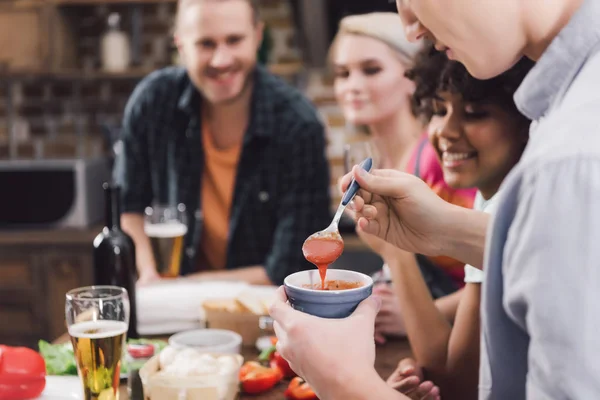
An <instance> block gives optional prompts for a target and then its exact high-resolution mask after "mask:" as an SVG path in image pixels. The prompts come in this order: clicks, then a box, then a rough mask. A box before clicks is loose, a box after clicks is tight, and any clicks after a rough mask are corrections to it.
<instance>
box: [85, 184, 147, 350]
mask: <svg viewBox="0 0 600 400" xmlns="http://www.w3.org/2000/svg"><path fill="white" fill-rule="evenodd" d="M102 187H103V188H104V198H105V207H106V211H105V222H104V228H102V232H100V233H99V234H98V236H96V238H95V239H94V281H95V284H96V285H114V286H120V287H123V288H125V289H127V292H128V294H129V304H130V312H129V329H128V331H127V337H128V338H131V339H137V338H138V337H139V335H138V333H137V313H136V311H137V310H136V301H135V282H136V278H137V274H136V266H135V244H134V243H133V240H132V239H131V237H129V235H127V234H126V233H125V232H123V231H122V230H121V207H120V202H119V194H120V187H119V186H116V185H111V184H108V183H104V184H103V185H102Z"/></svg>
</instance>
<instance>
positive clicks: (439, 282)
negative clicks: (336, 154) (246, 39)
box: [329, 13, 475, 342]
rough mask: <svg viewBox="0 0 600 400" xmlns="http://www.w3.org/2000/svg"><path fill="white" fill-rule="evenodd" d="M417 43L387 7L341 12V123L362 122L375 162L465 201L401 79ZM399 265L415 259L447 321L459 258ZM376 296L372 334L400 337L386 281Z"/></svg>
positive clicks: (335, 62)
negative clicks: (448, 181)
mask: <svg viewBox="0 0 600 400" xmlns="http://www.w3.org/2000/svg"><path fill="white" fill-rule="evenodd" d="M421 48H422V45H421V44H414V43H409V42H408V41H407V40H406V39H405V36H404V33H403V27H402V23H401V21H400V18H399V16H398V14H395V13H369V14H361V15H352V16H348V17H345V18H344V19H342V21H341V22H340V26H339V31H338V34H337V36H336V37H335V39H334V41H333V44H332V47H331V49H330V54H329V60H330V63H331V66H332V68H333V71H334V73H335V80H334V88H335V94H336V98H337V101H338V103H339V105H340V107H341V109H342V111H343V113H344V117H345V118H346V121H347V122H349V123H351V124H354V125H356V126H365V127H366V128H367V129H368V131H369V133H370V135H371V144H372V145H373V146H374V147H375V150H376V153H377V156H378V157H377V164H378V165H377V167H378V168H386V169H397V170H402V171H405V172H409V173H412V174H415V175H417V176H419V177H420V178H421V179H423V180H424V181H425V182H427V184H428V185H429V186H430V187H431V188H432V189H433V190H434V191H435V192H436V193H438V195H439V196H440V197H442V198H444V199H445V200H447V201H449V202H451V203H454V204H458V205H462V206H464V207H469V208H470V207H471V206H472V204H473V199H474V196H475V190H469V189H462V190H460V189H459V190H456V189H452V188H450V187H448V186H447V185H446V183H445V182H444V179H443V172H442V169H441V167H440V165H439V161H438V159H437V156H436V153H435V150H434V149H433V148H432V146H431V144H430V143H429V141H428V137H427V133H426V129H425V127H426V124H427V121H426V120H424V119H423V118H420V117H419V115H421V113H419V112H418V109H417V104H416V103H415V101H414V100H413V94H414V91H415V84H414V83H413V82H412V81H411V80H409V79H408V78H406V77H405V72H406V70H408V69H410V68H411V67H412V65H413V63H414V57H415V56H416V54H417V53H418V52H419V51H420V50H421ZM363 240H365V241H366V242H367V243H368V244H369V245H370V246H371V248H372V249H373V250H374V251H375V252H377V253H378V254H379V255H380V256H381V257H382V258H383V259H384V261H386V260H388V259H398V250H397V249H396V248H395V247H394V246H391V245H389V244H385V242H383V241H377V242H375V241H372V240H368V239H366V238H365V237H363ZM403 263H413V264H418V265H419V267H420V268H421V272H422V273H423V275H424V277H425V280H426V282H427V284H428V287H429V289H430V292H431V294H432V296H433V297H434V298H436V299H438V300H437V301H436V304H437V306H438V308H439V310H440V311H441V312H442V313H443V314H444V315H445V316H446V317H447V318H448V319H449V320H453V318H454V314H455V312H456V308H457V305H458V299H459V296H460V292H456V291H457V290H458V289H460V288H461V287H462V286H463V281H464V269H463V266H464V264H462V263H459V262H456V261H454V260H450V259H448V258H439V257H438V258H433V259H431V258H426V257H422V256H420V255H418V256H415V255H412V254H406V253H404V256H403ZM375 293H377V294H378V295H379V296H380V297H381V298H382V299H383V305H382V308H381V311H380V312H379V314H378V316H377V321H376V339H377V340H378V342H384V341H385V336H403V335H404V334H405V328H404V323H403V318H402V313H401V309H400V305H399V303H398V301H397V298H396V296H395V295H394V293H393V291H392V289H391V287H390V286H389V285H388V284H380V285H377V287H376V288H375Z"/></svg>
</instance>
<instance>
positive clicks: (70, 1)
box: [49, 0, 177, 6]
mask: <svg viewBox="0 0 600 400" xmlns="http://www.w3.org/2000/svg"><path fill="white" fill-rule="evenodd" d="M49 2H50V3H52V4H56V5H65V6H71V5H73V6H75V5H77V6H85V5H96V4H147V3H175V2H177V0H49Z"/></svg>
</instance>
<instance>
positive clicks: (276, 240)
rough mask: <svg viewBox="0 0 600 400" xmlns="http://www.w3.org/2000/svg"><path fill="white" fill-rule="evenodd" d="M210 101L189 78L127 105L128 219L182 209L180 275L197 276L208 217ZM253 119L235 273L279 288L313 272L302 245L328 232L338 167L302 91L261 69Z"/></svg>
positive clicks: (121, 176)
mask: <svg viewBox="0 0 600 400" xmlns="http://www.w3.org/2000/svg"><path fill="white" fill-rule="evenodd" d="M201 101H202V100H201V96H200V93H199V92H198V90H197V89H196V88H195V87H194V85H193V84H192V83H191V81H190V79H189V78H188V75H187V73H186V71H185V70H184V69H182V68H178V67H169V68H166V69H163V70H160V71H156V72H154V73H152V74H151V75H149V76H148V77H146V78H145V79H144V80H143V81H142V82H140V84H139V85H138V86H137V87H136V89H135V90H134V92H133V94H132V95H131V98H130V99H129V101H128V104H127V107H126V109H125V115H124V119H123V131H122V137H121V139H122V143H123V147H122V151H121V153H120V154H119V156H118V158H117V160H116V163H115V171H114V173H115V179H116V181H117V182H118V183H119V184H120V185H121V187H122V190H121V192H122V198H121V201H122V210H123V212H133V213H143V211H144V209H145V208H146V207H147V206H149V205H150V204H151V203H152V202H159V203H169V204H174V203H183V204H185V206H186V210H187V213H188V234H187V235H186V237H185V239H184V243H185V246H184V250H183V254H182V262H181V269H180V270H181V273H182V274H187V273H190V272H194V270H195V265H196V262H197V257H198V254H197V253H198V251H199V243H200V235H201V233H202V220H203V218H202V215H203V213H207V212H210V210H204V209H202V204H200V188H201V178H202V168H203V166H204V154H203V151H202V140H201V134H200V132H201V115H200V103H201ZM251 107H252V110H251V118H250V123H249V125H248V129H247V131H246V134H245V136H244V141H243V146H242V152H241V155H240V160H239V164H238V168H237V176H236V183H235V188H234V193H233V202H232V206H231V217H230V221H229V236H228V244H227V265H226V268H227V269H233V268H239V267H246V266H252V265H263V266H264V267H265V268H266V271H267V274H268V276H269V277H270V279H271V280H272V281H273V282H274V283H275V284H281V283H282V282H283V279H284V278H285V277H286V276H287V275H289V274H291V273H293V272H296V271H299V270H301V269H307V268H311V267H314V266H312V265H311V264H309V263H308V262H307V261H306V260H305V259H304V257H303V254H302V244H303V242H304V240H305V239H306V237H307V236H308V235H310V234H311V233H313V232H315V231H317V230H320V229H323V228H325V227H326V226H327V225H328V224H329V222H330V221H329V220H330V218H331V214H330V209H329V207H330V197H329V182H330V178H329V167H328V163H327V159H326V157H325V135H324V128H323V125H322V124H321V122H320V120H319V118H318V116H317V113H316V111H315V109H314V108H313V107H312V105H311V104H310V103H309V102H308V101H307V100H306V99H305V98H304V97H303V96H302V94H301V93H300V92H299V91H297V90H296V89H294V88H292V87H290V86H288V85H287V84H285V83H284V82H283V81H282V80H280V79H279V78H276V77H274V76H272V75H271V74H270V73H268V72H267V71H266V70H265V69H264V68H263V67H261V66H258V67H257V68H256V71H255V73H254V89H253V94H252V101H251Z"/></svg>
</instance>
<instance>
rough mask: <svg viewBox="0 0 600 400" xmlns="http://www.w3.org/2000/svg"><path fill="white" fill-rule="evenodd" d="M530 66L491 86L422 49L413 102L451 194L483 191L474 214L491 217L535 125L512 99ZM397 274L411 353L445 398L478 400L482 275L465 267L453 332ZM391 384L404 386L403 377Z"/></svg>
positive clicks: (408, 276) (406, 276)
mask: <svg viewBox="0 0 600 400" xmlns="http://www.w3.org/2000/svg"><path fill="white" fill-rule="evenodd" d="M532 66H533V63H532V62H531V61H529V60H528V59H523V60H521V61H519V62H518V63H517V64H516V65H515V66H514V67H513V68H512V69H511V70H509V71H507V72H506V73H504V74H502V75H500V76H498V77H496V78H494V79H490V80H485V81H482V80H478V79H475V78H473V77H472V76H471V75H469V73H468V72H467V70H466V69H465V67H464V66H463V65H462V64H460V63H458V62H454V61H449V60H448V59H447V58H446V55H445V54H444V53H440V52H437V51H435V50H434V49H433V47H427V48H425V49H423V50H422V51H421V52H420V53H419V54H418V55H417V57H416V60H415V64H414V66H413V68H412V69H410V70H409V71H407V73H406V76H407V77H408V78H409V79H411V80H412V81H413V82H414V83H415V85H416V87H415V92H414V98H413V100H414V102H415V104H416V105H417V108H418V112H419V113H421V114H422V115H423V116H424V117H425V118H427V119H430V122H429V127H428V131H429V140H430V143H431V144H432V146H433V148H434V149H435V152H436V154H437V157H438V158H439V160H440V164H441V165H442V170H443V173H444V180H445V181H446V183H447V184H448V185H449V186H451V187H453V188H472V187H475V188H477V189H478V193H477V197H476V199H475V205H474V208H475V209H478V210H481V211H485V212H493V209H494V205H495V201H496V199H497V196H496V193H497V192H498V190H499V188H500V185H501V183H502V181H503V180H504V178H505V177H506V175H507V174H508V173H509V172H510V170H511V169H512V168H513V167H514V166H515V164H516V163H517V162H518V161H519V159H520V157H521V154H522V153H523V150H524V149H525V145H526V144H527V139H528V129H529V123H530V121H529V120H528V119H527V118H525V117H524V116H522V115H521V114H520V113H519V111H518V110H517V108H516V106H515V104H514V102H513V95H514V93H515V91H516V90H517V88H518V87H519V85H520V83H521V81H522V80H523V79H524V77H525V75H526V74H527V73H528V71H529V69H530V68H531V67H532ZM390 268H394V269H395V271H396V275H395V276H394V278H395V279H394V287H395V289H396V294H397V296H398V297H399V301H400V304H401V307H402V310H403V311H404V324H405V327H406V332H407V335H408V338H409V340H410V342H411V346H412V349H413V354H414V355H415V358H416V362H417V363H418V365H419V366H421V367H422V368H424V370H425V371H427V373H428V375H427V378H428V379H431V380H432V381H434V382H435V384H437V385H438V386H439V387H440V391H441V393H442V394H443V396H444V398H448V399H454V398H460V399H476V398H477V386H478V369H479V326H480V319H479V309H480V296H481V294H480V290H481V282H482V281H483V272H482V271H481V270H479V269H475V268H474V267H472V266H469V265H467V266H465V282H466V286H465V288H464V289H463V292H462V295H461V298H460V302H459V306H458V310H457V313H456V318H455V320H454V325H453V326H452V325H450V324H449V323H448V322H447V321H446V320H445V319H444V318H442V316H441V315H440V313H439V311H438V309H437V308H436V307H435V304H434V302H433V301H432V299H431V297H430V296H429V293H428V292H427V290H426V286H425V285H424V282H423V281H422V279H421V277H420V276H419V274H418V273H416V271H414V270H412V269H411V268H410V266H407V265H390ZM392 377H393V380H396V382H389V383H390V384H398V382H397V381H401V380H402V379H405V377H404V376H402V375H401V374H400V371H398V372H397V373H395V374H394V375H393V376H392Z"/></svg>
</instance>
